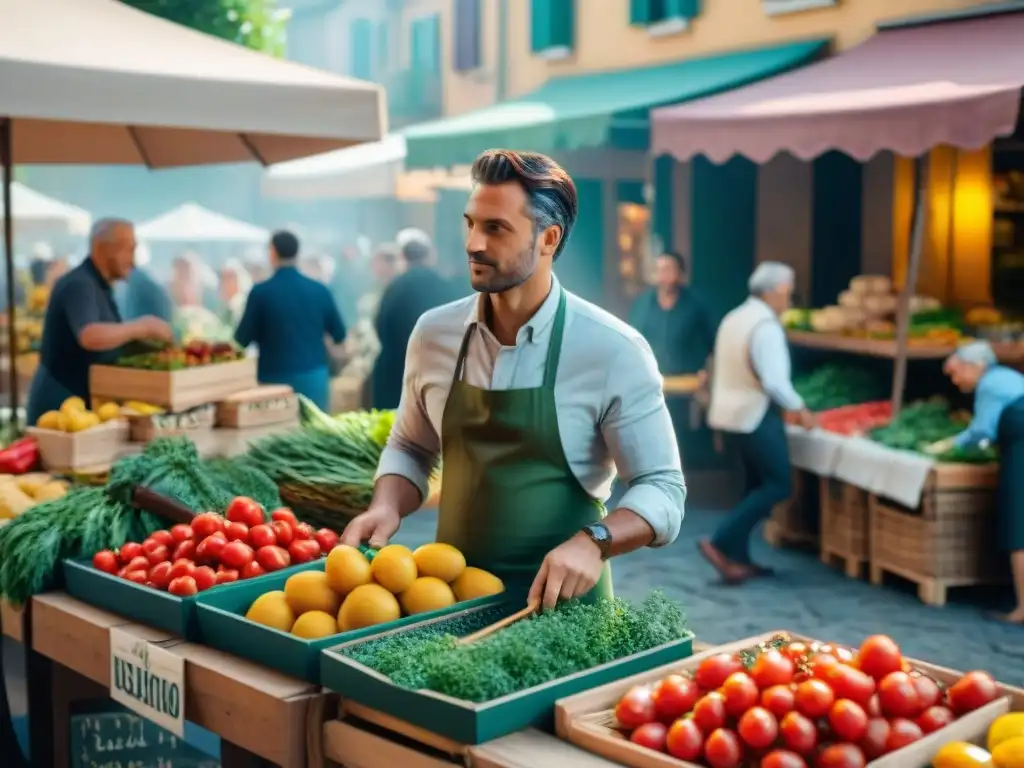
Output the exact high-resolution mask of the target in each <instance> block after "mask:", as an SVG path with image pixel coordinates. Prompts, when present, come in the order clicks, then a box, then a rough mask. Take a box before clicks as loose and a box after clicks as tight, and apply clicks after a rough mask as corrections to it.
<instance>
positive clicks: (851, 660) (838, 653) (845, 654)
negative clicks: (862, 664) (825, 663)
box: [832, 645, 857, 665]
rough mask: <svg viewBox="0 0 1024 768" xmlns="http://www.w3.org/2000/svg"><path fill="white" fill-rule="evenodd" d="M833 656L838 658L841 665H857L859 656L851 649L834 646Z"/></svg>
mask: <svg viewBox="0 0 1024 768" xmlns="http://www.w3.org/2000/svg"><path fill="white" fill-rule="evenodd" d="M832 655H833V656H835V657H836V661H838V662H839V663H840V664H852V665H855V664H856V662H857V654H856V653H854V652H853V651H851V650H850V649H849V648H844V647H842V646H839V645H837V646H834V647H833V649H832Z"/></svg>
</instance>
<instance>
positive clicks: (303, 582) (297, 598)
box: [284, 571, 341, 616]
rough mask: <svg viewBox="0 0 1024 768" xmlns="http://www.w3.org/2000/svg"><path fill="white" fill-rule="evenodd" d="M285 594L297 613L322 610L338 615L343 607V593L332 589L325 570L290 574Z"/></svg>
mask: <svg viewBox="0 0 1024 768" xmlns="http://www.w3.org/2000/svg"><path fill="white" fill-rule="evenodd" d="M284 594H285V597H287V598H288V605H290V606H291V607H292V610H293V611H295V613H296V614H303V613H308V612H309V611H321V612H323V613H329V614H330V615H331V616H337V615H338V609H339V608H340V607H341V595H339V594H338V593H337V592H335V591H334V590H333V589H331V585H330V584H329V583H328V581H327V574H326V573H324V572H323V571H303V572H302V573H296V574H295V575H294V576H289V577H288V581H286V582H285V583H284Z"/></svg>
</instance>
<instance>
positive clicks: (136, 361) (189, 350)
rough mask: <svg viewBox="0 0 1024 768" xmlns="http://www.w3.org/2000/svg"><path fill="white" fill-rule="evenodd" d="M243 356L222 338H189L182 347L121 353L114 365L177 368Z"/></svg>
mask: <svg viewBox="0 0 1024 768" xmlns="http://www.w3.org/2000/svg"><path fill="white" fill-rule="evenodd" d="M244 357H245V353H244V351H243V350H240V349H239V348H238V347H237V346H236V345H235V344H233V343H231V342H226V341H218V342H208V341H190V342H189V343H188V344H186V345H185V346H183V347H180V346H166V347H161V348H158V349H153V350H150V351H146V352H139V353H136V354H131V355H123V356H122V357H119V358H118V359H117V365H120V366H122V367H125V368H141V369H143V370H147V371H177V370H181V369H182V368H195V367H197V366H200V365H212V364H214V363H232V362H235V361H236V360H242V359H243V358H244Z"/></svg>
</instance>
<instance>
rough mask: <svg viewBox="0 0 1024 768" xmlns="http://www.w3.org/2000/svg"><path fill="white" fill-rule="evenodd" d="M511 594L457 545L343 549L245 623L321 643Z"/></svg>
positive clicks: (263, 598)
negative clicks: (341, 634)
mask: <svg viewBox="0 0 1024 768" xmlns="http://www.w3.org/2000/svg"><path fill="white" fill-rule="evenodd" d="M504 589H505V586H504V584H502V582H501V579H499V578H498V577H497V576H495V575H493V574H491V573H488V572H487V571H484V570H481V569H479V568H473V567H469V566H467V565H466V558H465V557H463V555H462V553H461V552H459V550H457V549H456V548H455V547H453V546H451V545H450V544H443V543H439V542H438V543H431V544H424V545H423V546H421V547H419V548H417V549H416V550H415V551H411V550H410V549H409V548H408V547H405V546H402V545H401V544H389V545H388V546H386V547H384V548H383V549H381V550H380V551H379V552H374V551H373V550H369V551H366V552H364V551H362V550H359V549H357V548H355V547H349V546H346V545H344V544H342V545H338V546H336V547H334V548H333V549H331V550H330V554H328V555H327V561H326V563H325V566H324V570H323V571H319V570H313V571H303V572H302V573H296V574H294V575H292V576H290V577H289V578H288V581H287V582H285V585H284V589H283V590H273V591H270V592H267V593H265V594H263V595H260V596H259V597H258V598H257V599H256V600H255V601H254V602H253V603H252V605H251V606H250V607H249V610H248V611H247V612H246V614H245V617H246V618H247V619H249V620H250V621H253V622H256V623H257V624H262V625H264V626H267V627H271V628H273V629H277V630H280V631H281V632H290V633H291V634H293V635H296V636H298V637H302V638H304V639H308V640H315V639H319V638H322V637H329V636H331V635H336V634H338V633H339V632H349V631H351V630H355V629H363V628H365V627H372V626H376V625H378V624H386V623H388V622H391V621H397V620H398V619H400V618H402V617H403V616H416V615H418V614H421V613H430V612H431V611H437V610H441V609H443V608H450V607H451V606H453V605H455V604H456V603H461V602H464V601H466V600H473V599H475V598H478V597H488V596H490V595H497V594H500V593H501V592H503V591H504Z"/></svg>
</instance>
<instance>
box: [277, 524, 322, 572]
mask: <svg viewBox="0 0 1024 768" xmlns="http://www.w3.org/2000/svg"><path fill="white" fill-rule="evenodd" d="M282 525H283V523H282ZM288 554H289V555H290V556H291V558H292V562H293V563H308V562H310V561H312V560H316V559H317V558H318V557H320V545H319V544H317V543H316V541H315V540H313V539H296V540H295V541H293V542H292V543H291V544H289V545H288Z"/></svg>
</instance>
